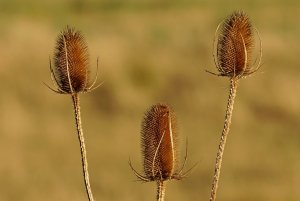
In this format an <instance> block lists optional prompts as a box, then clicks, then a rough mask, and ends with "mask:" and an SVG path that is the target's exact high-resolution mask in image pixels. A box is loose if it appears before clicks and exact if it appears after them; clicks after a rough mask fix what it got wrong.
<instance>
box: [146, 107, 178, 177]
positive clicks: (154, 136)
mask: <svg viewBox="0 0 300 201" xmlns="http://www.w3.org/2000/svg"><path fill="white" fill-rule="evenodd" d="M141 138H142V141H141V146H142V154H143V158H144V172H145V175H146V177H148V178H151V179H153V180H155V179H158V178H159V179H163V180H167V179H170V178H172V176H173V174H174V172H175V169H176V166H177V128H176V120H175V115H174V113H173V112H172V111H171V110H170V108H169V107H168V106H167V105H163V104H157V105H154V106H152V107H151V108H150V110H148V111H147V112H146V114H145V117H144V120H143V123H142V130H141Z"/></svg>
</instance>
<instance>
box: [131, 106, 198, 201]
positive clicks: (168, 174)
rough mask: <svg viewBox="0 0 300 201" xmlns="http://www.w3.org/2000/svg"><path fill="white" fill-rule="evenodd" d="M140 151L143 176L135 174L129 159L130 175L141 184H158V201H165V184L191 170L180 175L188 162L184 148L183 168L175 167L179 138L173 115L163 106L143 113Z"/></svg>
mask: <svg viewBox="0 0 300 201" xmlns="http://www.w3.org/2000/svg"><path fill="white" fill-rule="evenodd" d="M141 127H142V128H141V148H142V156H143V167H144V175H142V174H140V173H138V172H137V171H136V170H135V169H134V168H133V166H132V164H131V161H130V160H129V165H130V167H131V169H132V171H133V173H134V174H135V175H136V176H137V178H138V179H139V180H140V181H143V182H156V183H157V196H156V199H157V201H164V199H165V190H166V183H167V181H169V180H173V179H175V180H181V179H183V178H185V177H186V176H187V174H188V173H189V172H190V170H191V169H192V168H193V167H194V166H193V167H192V168H190V169H189V170H187V171H186V172H183V169H184V167H185V165H186V160H187V148H186V154H185V158H184V163H183V165H182V167H181V168H180V169H179V168H178V162H179V160H178V135H177V123H176V117H175V114H174V112H173V111H172V110H171V108H170V107H169V106H168V105H166V104H160V103H159V104H155V105H153V106H151V107H150V109H149V110H148V111H147V112H146V113H145V116H144V119H143V121H142V126H141Z"/></svg>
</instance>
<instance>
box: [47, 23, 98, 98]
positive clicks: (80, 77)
mask: <svg viewBox="0 0 300 201" xmlns="http://www.w3.org/2000/svg"><path fill="white" fill-rule="evenodd" d="M53 61H54V67H53V68H52V65H51V61H50V70H51V75H52V80H53V82H54V84H55V85H56V86H57V89H56V90H53V89H52V88H50V89H52V90H53V91H55V92H57V93H62V94H76V93H82V92H88V91H90V90H92V87H93V85H94V84H95V82H96V80H97V75H96V78H95V80H94V82H93V83H92V84H91V85H90V76H89V53H88V47H87V44H86V42H85V39H84V37H83V35H82V34H81V33H80V32H79V31H76V30H75V29H74V28H70V27H69V26H67V27H66V28H65V29H64V30H63V31H62V32H61V33H60V34H59V35H58V37H57V40H56V46H55V52H54V56H53ZM97 68H98V61H97Z"/></svg>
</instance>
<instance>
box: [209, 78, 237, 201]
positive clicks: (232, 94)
mask: <svg viewBox="0 0 300 201" xmlns="http://www.w3.org/2000/svg"><path fill="white" fill-rule="evenodd" d="M236 89H237V79H236V78H231V79H230V92H229V97H228V103H227V110H226V116H225V121H224V128H223V131H222V135H221V140H220V144H219V148H218V152H217V158H216V165H215V173H214V178H213V183H212V188H211V194H210V199H209V200H210V201H215V200H216V196H217V188H218V182H219V178H220V172H221V165H222V159H223V153H224V149H225V144H226V139H227V135H228V133H229V130H230V124H231V117H232V111H233V104H234V99H235V96H236Z"/></svg>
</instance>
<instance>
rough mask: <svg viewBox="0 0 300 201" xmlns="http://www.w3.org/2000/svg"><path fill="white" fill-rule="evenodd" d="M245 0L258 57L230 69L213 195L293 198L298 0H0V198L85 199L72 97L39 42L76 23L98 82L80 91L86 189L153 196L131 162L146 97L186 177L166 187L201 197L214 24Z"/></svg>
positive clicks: (217, 84) (217, 125)
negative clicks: (230, 108)
mask: <svg viewBox="0 0 300 201" xmlns="http://www.w3.org/2000/svg"><path fill="white" fill-rule="evenodd" d="M236 9H243V10H244V11H246V12H247V13H248V15H249V16H250V17H251V19H252V22H253V23H254V25H255V26H256V27H257V29H258V30H259V31H260V34H261V38H262V42H263V66H262V68H261V71H260V72H259V73H257V74H256V75H255V76H252V77H250V78H248V79H243V80H242V81H241V82H240V86H239V89H238V95H237V99H236V105H235V109H234V114H233V124H232V127H231V132H230V135H229V138H228V143H227V147H226V150H225V155H224V156H225V158H224V163H223V169H222V174H221V181H220V188H219V191H218V200H222V201H241V200H242V201H299V200H300V191H299V186H300V171H299V169H300V158H299V156H300V102H299V99H300V94H299V92H300V70H299V68H300V59H299V52H300V38H299V36H300V23H299V17H300V14H299V13H300V2H299V1H297V0H285V1H279V0H274V1H271V0H252V1H250V0H249V1H237V0H228V1H209V0H203V1H195V0H186V1H183V0H175V1H171V0H169V1H168V0H160V1H159V0H140V1H138V0H131V1H126V3H125V1H121V0H113V1H109V0H106V1H99V2H98V1H96V0H86V1H83V0H82V1H80V0H77V1H76V0H74V1H71V0H69V1H67V0H65V1H58V0H55V1H50V0H48V1H34V0H28V1H26V3H25V2H24V1H21V0H10V1H1V3H0V25H1V26H0V27H1V28H0V80H1V81H2V84H0V91H1V98H0V111H1V112H0V122H1V123H0V125H1V126H0V159H1V163H0V200H1V201H50V200H51V201H53V200H55V201H66V200H72V201H82V200H86V195H85V191H84V188H83V178H82V174H81V166H80V158H79V157H80V154H79V146H78V142H77V136H76V132H75V125H74V118H73V115H74V114H73V112H72V105H71V98H70V97H69V96H65V95H57V94H54V93H53V92H51V91H50V90H48V89H47V88H46V87H45V86H44V85H43V84H42V82H43V81H44V82H47V83H51V80H50V74H49V56H50V57H52V54H53V49H54V43H55V39H56V37H57V34H58V33H59V32H60V31H61V30H62V29H63V28H64V27H65V26H66V25H71V26H74V27H76V28H77V29H79V30H81V31H82V33H83V34H84V35H85V37H86V40H87V43H88V45H89V51H90V55H91V57H90V61H91V67H92V69H93V71H95V69H96V59H97V57H98V56H99V60H100V68H99V72H100V80H101V81H104V84H103V85H102V86H101V87H100V88H98V89H97V90H95V91H93V92H92V93H89V94H85V95H82V96H81V100H82V102H81V103H82V104H81V107H82V115H83V129H84V131H85V137H86V143H87V149H88V161H89V170H90V176H91V182H92V188H93V192H94V196H95V198H96V200H98V201H100V200H109V201H115V200H122V201H151V200H155V191H156V190H155V184H154V183H146V184H142V183H139V182H136V181H135V179H136V178H135V177H134V175H133V173H132V172H131V171H130V168H129V166H128V159H129V157H130V158H131V160H132V161H133V164H134V166H135V167H136V168H137V169H138V170H142V166H141V155H140V145H139V141H140V136H139V130H140V123H141V120H142V116H143V113H144V111H145V110H146V109H147V108H148V107H149V106H150V105H152V104H154V103H157V102H165V103H169V104H170V105H172V107H173V109H174V110H175V112H176V114H177V116H178V120H179V128H180V135H181V141H180V144H181V145H182V146H181V149H182V151H184V145H185V138H186V137H187V138H188V140H189V146H188V149H189V159H188V166H192V165H193V164H194V163H195V162H198V166H197V168H196V169H194V171H193V172H192V174H191V175H190V176H189V178H187V179H185V180H183V181H182V182H176V181H174V182H170V183H169V184H168V187H167V192H166V193H167V195H166V200H170V201H171V200H172V201H181V200H208V199H209V194H210V187H211V181H212V175H213V169H214V162H215V155H216V150H217V146H218V143H219V137H220V132H221V130H222V126H223V117H224V115H225V107H226V101H227V95H228V84H229V82H228V80H227V79H226V78H218V77H214V76H211V75H210V74H208V73H205V72H204V70H205V69H209V70H211V71H215V67H214V64H213V58H212V41H213V37H214V32H215V29H216V27H217V25H218V24H219V22H220V21H221V20H223V19H224V18H225V17H226V16H227V15H229V14H230V13H231V12H232V11H234V10H236Z"/></svg>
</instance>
